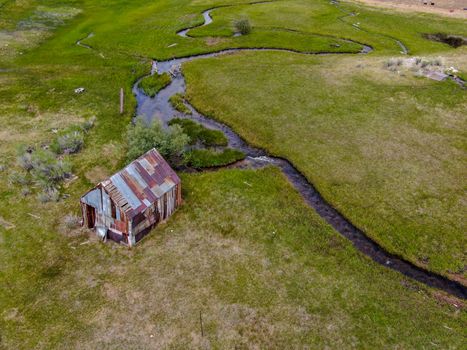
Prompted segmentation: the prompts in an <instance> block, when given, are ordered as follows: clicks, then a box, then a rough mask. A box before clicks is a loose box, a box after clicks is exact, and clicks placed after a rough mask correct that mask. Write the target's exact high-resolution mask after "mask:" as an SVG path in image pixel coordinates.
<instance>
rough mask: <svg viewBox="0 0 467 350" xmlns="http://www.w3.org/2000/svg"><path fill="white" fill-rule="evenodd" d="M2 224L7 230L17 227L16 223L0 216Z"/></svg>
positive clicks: (0, 223)
mask: <svg viewBox="0 0 467 350" xmlns="http://www.w3.org/2000/svg"><path fill="white" fill-rule="evenodd" d="M0 226H3V228H4V229H5V230H11V229H12V228H15V225H13V224H12V223H10V222H8V221H6V220H5V219H4V218H2V217H1V216H0Z"/></svg>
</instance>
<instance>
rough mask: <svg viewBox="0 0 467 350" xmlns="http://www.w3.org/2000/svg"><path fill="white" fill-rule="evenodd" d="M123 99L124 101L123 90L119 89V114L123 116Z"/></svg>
mask: <svg viewBox="0 0 467 350" xmlns="http://www.w3.org/2000/svg"><path fill="white" fill-rule="evenodd" d="M123 99H124V94H123V88H120V114H123Z"/></svg>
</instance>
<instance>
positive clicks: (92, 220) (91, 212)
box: [86, 205, 96, 228]
mask: <svg viewBox="0 0 467 350" xmlns="http://www.w3.org/2000/svg"><path fill="white" fill-rule="evenodd" d="M86 219H87V220H86V221H87V223H88V228H94V227H95V226H96V208H94V207H91V206H90V205H86Z"/></svg>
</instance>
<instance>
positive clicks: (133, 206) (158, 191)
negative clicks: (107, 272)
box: [80, 149, 182, 246]
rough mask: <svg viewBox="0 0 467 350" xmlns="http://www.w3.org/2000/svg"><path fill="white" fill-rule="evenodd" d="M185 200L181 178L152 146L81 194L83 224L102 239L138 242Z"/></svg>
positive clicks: (129, 244) (129, 242) (131, 243)
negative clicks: (124, 166)
mask: <svg viewBox="0 0 467 350" xmlns="http://www.w3.org/2000/svg"><path fill="white" fill-rule="evenodd" d="M181 202H182V193H181V181H180V178H179V177H178V176H177V174H176V173H175V171H174V170H173V169H172V168H171V167H170V166H169V164H168V163H167V162H166V161H165V159H164V158H162V156H161V155H160V154H159V152H157V151H156V149H152V150H150V151H149V152H147V153H146V154H144V155H142V156H141V157H139V158H138V159H136V160H134V161H133V162H131V163H130V164H129V165H128V166H127V167H126V168H124V169H123V170H121V171H120V172H118V173H116V174H115V175H113V176H111V177H110V178H108V179H107V180H104V181H102V182H101V183H99V184H98V185H97V186H96V187H94V188H93V189H92V190H90V191H89V192H87V193H86V194H85V195H84V196H82V197H81V200H80V203H81V210H82V215H83V225H84V226H85V227H88V228H92V229H95V231H96V234H97V235H98V236H99V237H100V238H102V239H107V238H108V239H111V240H114V241H116V242H120V243H122V244H126V245H128V246H133V245H135V244H136V243H137V242H138V241H140V240H141V239H142V238H143V237H144V236H145V235H146V234H147V233H149V231H150V230H151V229H152V228H153V227H154V226H155V225H156V224H157V223H159V222H161V221H164V220H166V219H167V218H168V217H169V216H170V215H172V214H173V212H174V211H175V209H176V208H177V207H178V206H179V205H180V204H181Z"/></svg>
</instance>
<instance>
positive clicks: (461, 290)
mask: <svg viewBox="0 0 467 350" xmlns="http://www.w3.org/2000/svg"><path fill="white" fill-rule="evenodd" d="M263 2H269V1H260V2H256V3H263ZM251 4H255V3H251ZM212 10H213V8H212V9H209V10H206V11H204V12H203V17H204V23H203V24H201V25H199V26H204V25H207V24H209V23H211V22H212V18H211V16H210V12H211V11H212ZM199 26H195V27H199ZM195 27H191V28H187V29H184V30H182V31H179V32H178V35H180V36H182V37H187V36H188V35H187V33H188V31H189V30H190V29H193V28H195ZM91 35H92V34H90V35H89V36H88V37H90V36H91ZM342 40H346V39H342ZM76 44H77V45H79V46H82V47H85V48H88V49H92V47H90V46H88V45H85V44H82V43H81V40H78V42H76ZM359 44H360V45H362V47H363V49H362V50H361V52H360V53H362V54H365V53H368V52H371V51H372V48H371V46H369V45H364V44H361V43H359ZM398 44H399V45H400V47H401V48H402V49H403V51H405V52H408V50H406V48H405V46H404V45H403V44H402V43H401V42H400V41H398ZM239 51H287V52H294V53H297V54H321V55H322V54H339V53H343V52H336V53H331V52H319V53H312V52H310V53H303V52H296V51H294V50H289V49H274V48H250V49H247V48H243V49H242V48H237V49H226V50H222V51H218V52H214V53H209V54H202V55H194V56H189V57H184V58H176V59H172V60H167V61H160V62H156V61H154V62H153V66H152V69H151V74H156V73H157V74H161V73H165V72H168V73H171V74H172V77H173V78H172V81H171V83H170V84H169V85H168V86H167V87H165V88H164V89H162V90H161V91H160V92H159V93H158V94H156V96H155V97H153V98H150V97H148V96H146V95H145V94H144V93H143V92H142V91H141V90H140V89H139V88H138V85H139V83H140V81H141V79H143V78H144V77H142V78H141V79H139V80H138V81H137V82H136V83H135V84H134V86H133V93H134V95H135V97H136V100H137V108H136V115H138V116H142V117H144V118H145V119H146V120H147V121H151V120H153V119H154V118H158V119H160V120H161V121H162V122H163V123H164V124H166V123H167V122H168V121H169V120H171V119H172V118H174V117H181V118H189V119H192V120H194V121H196V122H198V123H200V124H202V125H204V126H205V127H207V128H210V129H215V130H220V131H222V132H223V133H224V134H225V135H226V136H227V138H228V146H229V147H231V148H235V149H238V150H241V151H243V152H244V153H245V154H246V156H247V158H246V160H245V161H243V162H241V163H242V164H241V166H243V165H244V164H245V163H246V164H247V166H248V167H253V168H258V167H264V166H267V165H272V166H277V167H278V168H279V169H281V170H282V172H283V173H284V174H285V176H286V177H287V178H288V180H289V181H290V183H291V184H292V185H293V186H294V188H295V189H296V190H297V191H298V192H299V193H300V194H301V196H302V197H303V199H304V200H305V201H306V203H307V204H308V205H309V206H310V207H312V208H313V209H314V210H315V211H316V212H317V213H318V214H319V215H320V216H321V217H322V218H323V219H324V220H326V222H327V223H329V224H330V225H331V226H332V227H333V228H334V229H335V230H336V231H337V232H339V233H340V234H341V235H342V236H344V237H345V238H347V239H349V240H350V241H351V242H352V244H353V245H354V247H355V248H357V249H358V250H359V251H360V252H362V253H363V254H365V255H366V256H368V257H370V258H371V259H372V260H374V261H376V262H377V263H379V264H381V265H383V266H385V267H388V268H391V269H393V270H395V271H398V272H400V273H402V274H404V275H405V276H408V277H410V278H412V279H414V280H417V281H418V282H421V283H423V284H425V285H427V286H430V287H434V288H438V289H441V290H443V291H445V292H447V293H449V294H451V295H454V296H456V297H459V298H461V299H467V288H466V287H465V286H463V285H462V284H461V283H459V282H457V281H453V280H450V279H448V278H447V277H444V276H441V275H439V274H436V273H433V272H430V271H428V270H425V269H423V268H420V267H418V266H416V265H414V264H413V263H411V262H409V261H406V260H404V259H403V258H401V257H399V256H396V255H394V254H391V253H389V252H387V251H386V250H385V249H384V248H382V247H381V246H380V245H379V244H378V243H376V242H375V241H373V240H372V239H371V238H369V237H368V236H366V235H365V234H364V233H363V232H362V231H361V230H359V229H358V228H357V227H355V226H354V225H353V224H352V223H351V222H350V221H349V220H348V219H347V218H346V217H345V216H344V215H343V214H342V213H340V212H339V211H338V210H336V209H335V208H334V207H333V206H332V205H331V204H330V203H328V202H327V201H326V200H325V199H324V198H323V197H322V196H321V195H320V193H319V192H318V191H317V190H316V188H315V187H314V186H313V184H311V183H310V182H309V181H308V179H307V178H306V177H305V176H304V175H303V174H301V173H300V172H299V171H298V170H297V169H296V168H295V167H294V166H293V164H292V163H290V162H289V161H288V160H287V159H284V158H279V157H273V156H271V155H269V154H268V153H267V152H266V151H265V150H262V149H259V148H255V147H252V146H250V145H249V144H248V143H247V142H246V141H245V140H243V139H242V138H241V137H240V136H239V135H238V134H237V133H235V132H234V131H233V130H232V129H231V128H229V127H228V126H227V125H225V124H222V123H220V122H218V121H215V120H213V119H210V118H207V117H205V116H203V115H202V114H200V113H199V112H198V111H196V110H195V108H193V107H192V106H191V105H189V104H188V103H187V107H189V108H190V110H191V111H192V114H191V115H184V114H181V113H180V112H178V111H176V110H175V109H174V108H173V107H172V105H171V104H170V102H169V98H170V97H171V96H173V95H174V94H177V93H182V94H184V93H185V92H186V83H185V79H184V77H183V74H182V73H181V70H180V69H179V68H180V67H181V65H182V64H183V63H184V62H188V61H193V60H197V59H203V58H209V57H216V56H220V55H226V54H233V53H236V52H239ZM237 165H239V164H237Z"/></svg>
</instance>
